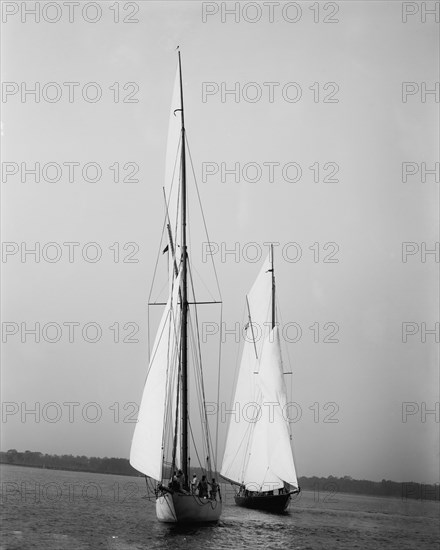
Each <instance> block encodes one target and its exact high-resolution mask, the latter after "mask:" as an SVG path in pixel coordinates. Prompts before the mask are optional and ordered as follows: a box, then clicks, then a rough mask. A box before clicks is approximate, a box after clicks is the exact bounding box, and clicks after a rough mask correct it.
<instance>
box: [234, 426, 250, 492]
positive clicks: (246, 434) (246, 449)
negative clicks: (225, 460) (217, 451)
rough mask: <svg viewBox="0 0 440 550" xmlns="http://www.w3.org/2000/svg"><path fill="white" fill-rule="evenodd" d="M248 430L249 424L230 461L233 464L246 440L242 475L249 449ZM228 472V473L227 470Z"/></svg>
mask: <svg viewBox="0 0 440 550" xmlns="http://www.w3.org/2000/svg"><path fill="white" fill-rule="evenodd" d="M250 429H251V424H249V426H248V427H247V429H246V431H245V433H244V436H243V439H242V440H241V441H240V445H239V446H238V449H237V450H236V452H235V455H234V459H233V460H231V464H232V463H233V462H235V459H236V458H237V455H238V453H239V451H240V449H241V447H242V445H243V444H244V442H245V441H246V439H247V441H248V443H246V447H245V452H244V460H243V468H242V474H244V470H245V462H246V456H247V451H248V448H249V435H250V434H249V435H248V432H249V431H250ZM228 471H229V469H228ZM238 483H241V482H238Z"/></svg>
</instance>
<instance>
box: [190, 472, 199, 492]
mask: <svg viewBox="0 0 440 550" xmlns="http://www.w3.org/2000/svg"><path fill="white" fill-rule="evenodd" d="M198 484H199V480H198V479H197V476H196V474H194V475H193V478H192V480H191V493H192V494H193V495H195V494H196V491H197V485H198Z"/></svg>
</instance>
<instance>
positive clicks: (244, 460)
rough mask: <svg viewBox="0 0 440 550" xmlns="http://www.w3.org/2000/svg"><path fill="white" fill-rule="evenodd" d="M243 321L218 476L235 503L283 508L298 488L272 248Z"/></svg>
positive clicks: (284, 508)
mask: <svg viewBox="0 0 440 550" xmlns="http://www.w3.org/2000/svg"><path fill="white" fill-rule="evenodd" d="M246 304H247V312H248V324H247V328H246V337H245V342H244V347H243V353H242V357H241V363H240V368H239V373H238V378H237V384H236V387H235V395H234V400H233V405H234V407H235V408H236V409H235V410H237V409H238V410H239V411H240V419H239V421H238V422H235V421H233V419H232V418H231V422H230V425H229V429H228V434H227V439H226V447H225V453H224V457H223V463H222V468H221V472H220V473H221V476H222V477H224V478H225V479H227V480H229V481H230V482H232V483H233V484H235V485H238V486H239V491H238V493H237V494H236V496H235V502H236V504H237V505H238V506H243V507H245V508H254V509H259V510H266V511H269V512H278V513H279V512H283V511H285V510H286V508H287V506H288V504H289V502H290V499H291V495H292V494H295V493H299V492H300V488H299V485H298V480H297V475H296V469H295V464H294V460H293V453H292V448H291V437H290V431H289V424H288V418H287V412H288V401H287V390H286V384H285V381H284V371H283V361H282V356H281V344H280V337H279V332H278V323H277V322H276V305H275V273H274V261H273V247H271V253H270V255H269V256H268V258H267V259H266V261H265V263H264V265H263V267H262V268H261V271H260V274H259V275H258V277H257V279H256V281H255V283H254V285H253V287H252V289H251V291H250V292H249V294H248V295H247V297H246Z"/></svg>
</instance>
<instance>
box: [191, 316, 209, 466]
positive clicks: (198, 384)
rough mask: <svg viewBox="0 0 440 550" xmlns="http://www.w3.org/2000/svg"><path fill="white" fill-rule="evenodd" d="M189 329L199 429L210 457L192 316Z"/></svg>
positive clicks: (199, 364)
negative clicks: (199, 422)
mask: <svg viewBox="0 0 440 550" xmlns="http://www.w3.org/2000/svg"><path fill="white" fill-rule="evenodd" d="M190 328H191V337H192V342H193V347H192V351H193V360H194V365H195V369H194V370H195V374H196V390H197V392H198V400H197V402H198V405H199V417H200V419H201V428H202V431H204V432H205V434H204V436H205V438H202V444H203V451H204V452H205V451H206V453H207V454H208V455H210V448H209V426H208V425H207V423H206V422H205V427H204V426H203V424H204V423H203V421H202V418H203V417H204V416H205V415H204V413H205V412H206V408H205V407H204V403H205V402H204V396H203V391H202V388H203V379H202V380H201V376H202V375H201V370H202V369H201V363H200V362H199V358H198V357H197V355H196V348H197V346H196V336H195V334H194V326H193V323H192V316H191V324H190Z"/></svg>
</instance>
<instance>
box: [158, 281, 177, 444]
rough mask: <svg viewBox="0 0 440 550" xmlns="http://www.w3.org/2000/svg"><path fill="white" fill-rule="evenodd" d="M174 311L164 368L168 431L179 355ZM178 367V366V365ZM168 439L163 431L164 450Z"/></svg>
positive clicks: (171, 316) (165, 421)
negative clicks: (170, 405) (172, 389)
mask: <svg viewBox="0 0 440 550" xmlns="http://www.w3.org/2000/svg"><path fill="white" fill-rule="evenodd" d="M171 291H172V293H173V294H174V281H173V285H172V288H171ZM174 313H175V309H174V308H172V307H171V308H170V312H169V315H170V322H169V325H168V346H167V370H166V383H167V394H166V397H165V401H166V402H165V415H166V416H165V419H164V423H165V424H166V425H167V427H168V431H169V424H170V423H171V419H170V418H168V416H169V415H168V414H167V411H168V406H169V401H170V397H171V392H170V391H169V390H170V386H172V384H173V378H174V377H173V374H175V368H173V366H174V365H175V364H176V358H177V357H179V355H177V354H176V352H179V346H178V345H176V343H177V342H178V341H179V340H178V338H177V335H178V331H179V326H178V325H179V323H178V319H179V316H178V315H176V316H174V315H173V314H174ZM173 332H174V338H173V340H174V345H173V344H172V345H171V346H170V341H171V334H172V333H173ZM170 348H171V349H170ZM178 368H180V366H179V367H178ZM171 371H172V372H171ZM164 431H165V430H164ZM168 439H169V436H168V437H167V436H166V434H165V433H164V434H163V437H162V446H163V449H164V451H165V446H166V443H167V440H168ZM173 452H174V449H173Z"/></svg>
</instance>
